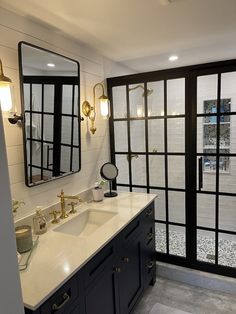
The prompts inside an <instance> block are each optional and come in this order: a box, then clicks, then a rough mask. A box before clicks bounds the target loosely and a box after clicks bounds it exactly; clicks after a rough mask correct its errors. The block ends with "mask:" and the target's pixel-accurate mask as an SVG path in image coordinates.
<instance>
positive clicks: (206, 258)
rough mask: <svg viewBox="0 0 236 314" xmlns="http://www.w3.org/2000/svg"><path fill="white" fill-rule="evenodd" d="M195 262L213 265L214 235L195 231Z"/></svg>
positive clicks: (208, 232)
mask: <svg viewBox="0 0 236 314" xmlns="http://www.w3.org/2000/svg"><path fill="white" fill-rule="evenodd" d="M197 260H198V261H202V262H207V263H213V264H215V233H214V232H211V231H205V230H198V231H197Z"/></svg>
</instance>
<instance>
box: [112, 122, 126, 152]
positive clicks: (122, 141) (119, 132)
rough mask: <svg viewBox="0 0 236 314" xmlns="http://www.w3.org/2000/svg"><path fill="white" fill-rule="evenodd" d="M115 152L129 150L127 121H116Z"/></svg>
mask: <svg viewBox="0 0 236 314" xmlns="http://www.w3.org/2000/svg"><path fill="white" fill-rule="evenodd" d="M114 135H115V152H127V151H128V135H127V121H114Z"/></svg>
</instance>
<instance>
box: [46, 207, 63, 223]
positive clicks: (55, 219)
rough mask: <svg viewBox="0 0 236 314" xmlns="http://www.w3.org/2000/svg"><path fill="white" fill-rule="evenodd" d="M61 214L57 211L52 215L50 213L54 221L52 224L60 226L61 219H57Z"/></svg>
mask: <svg viewBox="0 0 236 314" xmlns="http://www.w3.org/2000/svg"><path fill="white" fill-rule="evenodd" d="M60 213H61V212H58V211H56V210H53V211H52V212H51V213H49V215H52V216H53V220H52V221H51V223H52V224H58V223H59V221H60V218H59V217H57V214H60Z"/></svg>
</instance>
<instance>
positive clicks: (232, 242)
mask: <svg viewBox="0 0 236 314" xmlns="http://www.w3.org/2000/svg"><path fill="white" fill-rule="evenodd" d="M218 263H219V264H220V265H224V266H229V267H236V236H235V235H230V234H224V233H219V258H218Z"/></svg>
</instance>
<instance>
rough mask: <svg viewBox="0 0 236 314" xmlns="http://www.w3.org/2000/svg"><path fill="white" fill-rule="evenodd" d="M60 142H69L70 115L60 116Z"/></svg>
mask: <svg viewBox="0 0 236 314" xmlns="http://www.w3.org/2000/svg"><path fill="white" fill-rule="evenodd" d="M61 142H62V143H63V144H69V145H70V144H71V117H62V119H61Z"/></svg>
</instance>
